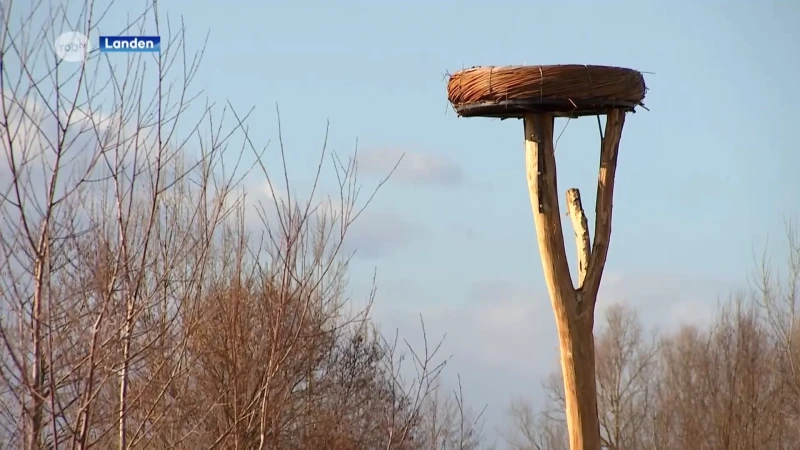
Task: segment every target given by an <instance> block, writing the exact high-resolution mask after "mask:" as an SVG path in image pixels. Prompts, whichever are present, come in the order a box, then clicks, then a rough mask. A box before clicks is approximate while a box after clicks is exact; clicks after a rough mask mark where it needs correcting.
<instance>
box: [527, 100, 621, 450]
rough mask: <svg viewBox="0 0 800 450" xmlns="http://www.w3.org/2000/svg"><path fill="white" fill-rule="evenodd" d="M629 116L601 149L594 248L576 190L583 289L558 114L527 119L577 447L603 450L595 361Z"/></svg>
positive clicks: (615, 120)
mask: <svg viewBox="0 0 800 450" xmlns="http://www.w3.org/2000/svg"><path fill="white" fill-rule="evenodd" d="M624 119H625V113H624V111H621V110H612V111H611V112H609V113H608V120H607V122H606V132H605V136H604V137H603V139H602V144H601V151H600V174H599V178H598V189H597V206H596V208H595V209H596V214H597V217H596V222H595V223H596V226H595V235H594V236H595V237H594V241H595V242H594V247H592V248H591V250H590V249H589V243H590V242H589V232H588V221H587V220H586V217H585V215H584V213H583V208H582V206H581V202H580V192H578V190H577V189H571V190H569V191H568V193H567V204H568V209H569V212H570V217H571V218H572V221H573V225H574V226H575V235H576V240H577V244H578V245H577V248H578V264H579V267H578V286H577V288H575V287H573V283H572V276H571V275H570V270H569V264H568V262H567V257H566V251H565V247H564V237H563V232H562V225H561V214H560V212H559V209H560V208H559V204H558V186H557V177H556V160H555V154H554V151H553V125H554V117H553V116H552V115H551V114H530V115H526V116H525V118H524V121H525V162H526V165H525V167H526V170H527V175H528V189H529V192H530V197H531V206H532V209H533V218H534V222H535V224H536V237H537V240H538V242H539V253H540V255H541V258H542V267H543V269H544V278H545V282H546V283H547V290H548V292H549V294H550V300H551V303H552V306H553V313H554V315H555V319H556V325H557V328H558V340H559V346H560V349H561V372H562V376H563V379H564V393H565V400H566V416H567V428H568V429H569V441H570V449H571V450H600V425H599V421H598V417H597V385H596V381H595V359H594V335H593V328H594V307H595V302H596V300H597V291H598V289H599V286H600V277H601V276H602V273H603V267H604V265H605V260H606V256H607V254H608V242H609V238H610V235H611V208H612V198H613V190H614V174H615V171H616V162H617V151H618V149H619V139H620V137H621V134H622V125H623V123H624Z"/></svg>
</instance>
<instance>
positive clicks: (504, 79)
mask: <svg viewBox="0 0 800 450" xmlns="http://www.w3.org/2000/svg"><path fill="white" fill-rule="evenodd" d="M646 92H647V86H646V85H645V83H644V77H643V76H642V74H641V73H640V72H638V71H636V70H633V69H627V68H623V67H615V66H597V65H585V64H581V65H578V64H565V65H549V66H547V65H531V66H477V67H471V68H469V69H464V70H461V71H459V72H456V73H455V74H453V75H451V76H450V79H449V80H448V100H449V101H450V103H451V105H452V107H453V109H454V110H455V111H456V113H457V114H458V116H460V117H493V118H500V119H509V118H522V117H524V116H525V115H527V114H535V113H550V114H553V115H555V116H557V117H581V116H590V115H605V114H607V113H608V112H609V111H611V110H613V109H623V110H625V111H628V112H635V111H636V107H637V106H641V107H644V104H643V103H642V101H643V100H644V97H645V94H646ZM645 109H646V108H645Z"/></svg>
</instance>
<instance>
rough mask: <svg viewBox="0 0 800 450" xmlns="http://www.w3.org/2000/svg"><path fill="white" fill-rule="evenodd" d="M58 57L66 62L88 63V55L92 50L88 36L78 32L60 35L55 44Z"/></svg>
mask: <svg viewBox="0 0 800 450" xmlns="http://www.w3.org/2000/svg"><path fill="white" fill-rule="evenodd" d="M55 49H56V56H58V58H59V59H61V60H63V61H66V62H83V61H86V55H88V54H89V52H90V51H91V50H92V44H91V43H90V42H89V38H88V37H86V35H84V34H82V33H79V32H77V31H68V32H66V33H62V34H60V35H58V37H57V38H56V42H55Z"/></svg>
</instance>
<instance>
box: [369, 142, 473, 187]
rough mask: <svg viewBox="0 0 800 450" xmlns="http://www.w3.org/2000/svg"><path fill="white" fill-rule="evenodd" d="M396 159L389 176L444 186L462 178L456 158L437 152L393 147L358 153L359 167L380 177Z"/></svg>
mask: <svg viewBox="0 0 800 450" xmlns="http://www.w3.org/2000/svg"><path fill="white" fill-rule="evenodd" d="M401 157H402V160H401V159H400V158H401ZM398 161H400V165H399V166H397V169H396V170H395V172H394V174H393V175H392V178H391V179H392V180H396V181H400V182H404V183H409V184H429V185H444V186H455V185H460V184H461V183H463V182H464V174H463V172H462V170H461V166H460V165H459V164H458V162H456V161H453V160H451V159H449V158H446V157H444V156H441V155H435V154H431V153H418V152H412V151H405V152H404V151H401V150H397V149H385V150H367V151H361V152H359V154H358V167H359V170H360V171H362V172H364V173H368V174H374V175H377V176H380V177H384V176H386V175H388V174H389V173H390V172H391V170H392V168H394V167H395V165H396V164H397V163H398Z"/></svg>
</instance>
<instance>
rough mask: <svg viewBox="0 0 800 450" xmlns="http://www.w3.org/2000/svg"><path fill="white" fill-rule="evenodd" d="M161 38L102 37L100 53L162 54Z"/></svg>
mask: <svg viewBox="0 0 800 450" xmlns="http://www.w3.org/2000/svg"><path fill="white" fill-rule="evenodd" d="M160 51H161V37H160V36H100V52H101V53H112V52H120V53H122V52H125V53H131V52H151V53H152V52H160Z"/></svg>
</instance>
